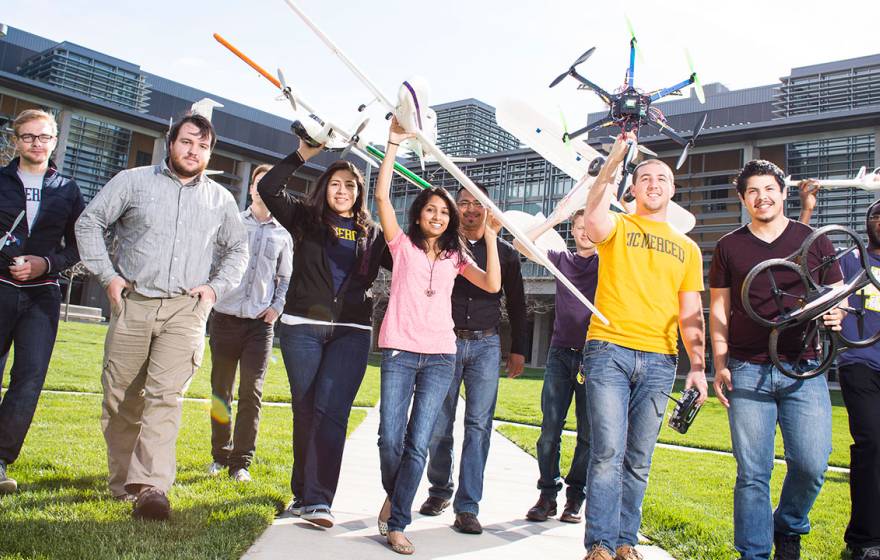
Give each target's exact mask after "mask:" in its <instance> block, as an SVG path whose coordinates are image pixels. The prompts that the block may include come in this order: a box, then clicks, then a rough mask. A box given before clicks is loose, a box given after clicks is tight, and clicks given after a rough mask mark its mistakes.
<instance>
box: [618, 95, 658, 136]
mask: <svg viewBox="0 0 880 560" xmlns="http://www.w3.org/2000/svg"><path fill="white" fill-rule="evenodd" d="M650 106H651V98H650V96H647V95H643V94H642V93H640V92H639V91H638V90H636V89H635V88H633V87H629V88H627V89H626V90H625V91H623V92H622V93H619V94H617V95H616V96H615V97H614V98H612V102H611V107H610V109H611V113H610V114H611V118H612V119H613V120H614V123H615V124H617V125H618V126H620V129H621V130H622V131H624V132H630V131H637V130H638V129H639V126H641V125H642V124H644V123H645V121H646V119H647V116H648V107H650Z"/></svg>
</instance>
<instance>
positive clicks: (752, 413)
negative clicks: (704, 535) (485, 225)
mask: <svg viewBox="0 0 880 560" xmlns="http://www.w3.org/2000/svg"><path fill="white" fill-rule="evenodd" d="M728 367H729V368H730V373H731V377H732V380H733V391H731V392H730V410H729V411H728V419H729V421H730V438H731V442H732V444H733V455H734V457H736V467H737V468H736V486H735V487H734V491H733V541H734V546H735V547H736V550H737V551H738V552H739V553H740V555H741V556H740V557H741V558H744V559H749V560H750V559H753V558H762V559H766V558H769V557H770V549H771V546H772V545H773V532H774V531H776V532H779V533H783V534H789V535H793V534H798V535H803V534H806V533H808V532H809V531H810V520H809V518H808V515H809V512H810V508H812V507H813V502H814V501H815V500H816V496H818V494H819V490H820V489H821V488H822V483H823V482H824V480H825V470H826V469H827V467H828V456H829V455H830V454H831V399H830V397H829V394H828V383H827V382H826V380H825V377H824V376H822V375H820V376H818V377H814V378H812V379H802V380H796V379H791V378H790V377H786V376H785V375H783V374H782V373H780V371H779V370H778V369H776V367H774V366H773V364H753V363H750V362H741V361H739V360H734V359H730V360H728ZM777 423H778V424H779V428H780V430H781V431H782V440H783V441H784V442H785V462H786V465H787V467H788V470H787V472H786V475H785V481H784V482H783V483H782V493H781V495H780V497H779V505H778V506H777V507H776V511H775V512H774V511H773V510H772V508H771V505H770V474H771V473H772V472H773V457H774V454H775V453H774V452H775V449H774V445H773V443H774V440H775V439H776V424H777Z"/></svg>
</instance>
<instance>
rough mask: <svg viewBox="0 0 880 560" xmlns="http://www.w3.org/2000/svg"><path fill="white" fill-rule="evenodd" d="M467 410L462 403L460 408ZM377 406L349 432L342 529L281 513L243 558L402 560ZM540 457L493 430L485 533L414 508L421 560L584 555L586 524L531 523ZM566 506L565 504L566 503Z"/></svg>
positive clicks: (654, 558) (339, 517)
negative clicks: (385, 524)
mask: <svg viewBox="0 0 880 560" xmlns="http://www.w3.org/2000/svg"><path fill="white" fill-rule="evenodd" d="M458 410H459V414H461V412H462V411H463V410H464V402H463V401H461V405H460V406H459V407H458ZM462 424H463V422H462V421H461V418H459V421H458V422H457V423H456V428H457V433H456V436H455V437H456V444H457V445H460V443H461V439H462V433H461V431H462V428H461V426H462ZM378 427H379V409H378V407H376V408H373V409H370V410H369V411H368V413H367V417H366V419H365V420H364V421H363V423H362V424H361V425H360V426H359V427H358V429H357V430H355V432H354V433H353V434H352V435H351V437H350V438H349V440H348V443H347V445H346V448H345V458H344V461H343V465H342V476H341V477H340V483H339V489H338V491H337V494H336V500H335V503H334V505H333V514H334V515H335V516H336V526H335V527H333V528H332V529H329V530H324V529H320V528H316V527H315V526H314V525H312V524H310V523H308V522H305V521H302V520H300V519H298V518H279V519H277V520H276V521H275V523H274V524H273V525H272V526H271V527H269V528H268V529H267V530H266V532H265V533H264V534H263V535H262V536H261V537H260V538H259V539H258V540H257V542H256V543H254V545H253V546H252V547H251V548H250V549H249V550H248V551H247V553H246V554H245V555H244V557H243V559H244V560H274V559H278V560H282V559H283V560H288V559H289V558H292V557H309V558H340V559H343V558H344V559H348V558H356V559H358V560H371V559H374V558H375V559H381V560H389V559H393V558H398V556H396V555H395V554H394V553H393V552H392V551H391V550H390V549H389V548H388V547H387V546H386V545H385V539H384V537H381V536H379V532H378V530H377V529H376V514H377V513H378V512H379V508H380V506H381V505H382V501H383V500H384V492H383V491H382V486H381V483H380V480H379V451H378V448H377V447H376V439H377V436H376V434H377V431H378ZM537 475H538V466H537V463H536V462H535V460H534V459H533V458H532V457H531V456H529V455H528V454H526V453H525V452H524V451H522V450H521V449H519V448H518V447H517V446H516V445H514V444H513V443H511V442H510V441H509V440H507V439H506V438H505V437H504V436H502V435H501V434H499V433H497V432H495V433H493V435H492V447H491V451H490V454H489V462H488V465H487V468H486V484H485V490H484V496H483V500H482V503H481V505H480V521H481V522H482V523H483V526H484V532H483V534H482V535H462V534H459V533H456V532H454V531H453V530H452V529H451V526H452V522H453V521H454V515H453V513H452V508H451V507H450V508H449V509H448V510H447V511H446V512H444V513H443V514H442V515H440V516H438V517H426V516H422V515H419V514H418V512H417V511H414V513H413V524H412V525H410V526H409V527H408V528H407V531H406V533H407V536H408V537H409V539H410V540H411V541H412V542H413V544H414V545H415V547H416V554H415V557H416V558H438V559H453V558H454V559H474V560H476V559H480V560H488V559H493V558H498V559H504V560H514V559H523V560H535V559H536V558H561V559H564V558H570V559H572V560H574V559H579V558H583V556H584V548H583V538H584V525H583V523H579V524H577V525H572V524H566V523H560V522H559V521H556V520H551V521H547V522H545V523H532V522H529V521H526V520H525V513H526V511H527V510H528V509H529V507H531V506H532V504H534V502H535V500H536V499H537V498H538V491H537V490H536V489H535V480H536V478H537ZM427 495H428V492H427V480H426V479H423V480H422V486H421V488H420V489H419V492H418V493H417V494H416V502H415V503H414V504H413V508H414V510H417V509H418V507H419V506H420V505H421V503H422V501H423V500H424V499H425V498H426V497H427ZM560 505H561V504H560ZM639 550H640V551H641V552H642V554H643V555H644V556H645V558H646V559H647V560H671V556H669V555H668V554H667V553H666V552H664V551H663V550H661V549H659V548H657V547H651V546H639Z"/></svg>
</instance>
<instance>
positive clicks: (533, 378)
mask: <svg viewBox="0 0 880 560" xmlns="http://www.w3.org/2000/svg"><path fill="white" fill-rule="evenodd" d="M542 384H543V378H542V376H541V375H540V374H535V373H529V374H527V375H524V376H522V377H520V378H518V379H507V378H506V377H502V378H501V380H500V384H499V387H498V404H497V406H496V407H495V418H497V419H498V420H506V421H509V422H516V423H520V424H530V425H533V426H540V425H541V386H542ZM683 385H684V382H683V381H677V382H676V387H675V392H676V396H677V393H678V392H679V391H680V390H681V388H682V386H683ZM709 393H710V397H709V400H708V401H707V402H706V404H704V405H703V408H702V409H701V410H700V413H699V415H698V416H697V418H696V420H695V421H694V423H693V424H692V425H691V428H690V429H689V430H688V433H687V434H684V435H682V434H680V433H678V432H676V431H675V430H672V429H670V428H669V427H668V426H667V425H666V424H665V423H664V424H663V429H662V430H661V431H660V441H661V442H663V443H673V444H676V445H684V446H687V447H700V448H703V449H716V450H719V451H730V426H729V424H728V422H727V410H726V409H725V408H724V407H723V406H721V405H720V404H719V403H718V400H717V399H715V397H714V396H712V389H711V387H710V389H709ZM831 397H832V398H831V402H832V405H833V406H832V412H831V414H832V416H831V418H832V432H831V434H832V452H831V459H830V461H829V462H830V464H832V465H834V466H838V467H849V446H850V445H851V444H852V436H850V433H849V424H848V416H847V413H846V408H845V407H844V406H843V400H842V399H841V397H840V392H839V391H832V392H831ZM674 407H675V403H673V402H672V401H669V408H668V412H672V409H673V408H674ZM667 417H668V414H667ZM565 427H566V428H567V429H569V430H574V429H575V428H576V424H575V414H574V403H572V405H571V408H569V411H568V418H567V419H566V423H565ZM776 456H777V457H779V458H783V457H784V454H783V444H782V437H781V436H780V435H779V434H778V433H777V438H776Z"/></svg>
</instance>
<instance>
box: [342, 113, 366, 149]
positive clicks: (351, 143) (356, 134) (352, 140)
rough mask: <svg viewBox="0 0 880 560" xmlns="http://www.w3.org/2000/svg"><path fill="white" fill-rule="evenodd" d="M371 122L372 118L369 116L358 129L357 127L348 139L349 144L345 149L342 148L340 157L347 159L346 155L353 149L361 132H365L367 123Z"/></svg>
mask: <svg viewBox="0 0 880 560" xmlns="http://www.w3.org/2000/svg"><path fill="white" fill-rule="evenodd" d="M369 122H370V119H369V117H367V118H365V119H364V120H363V121H362V122H361V124H360V125H359V126H358V127H357V129H355V131H354V134H352V135H351V138H349V139H348V145H347V146H345V149H344V150H342V154H340V156H339V159H345V156H347V155H348V154H349V153H350V152H351V149H352V148H353V147H354V146H355V145H356V144H357V143H358V141H359V140H360V134H361V132H363V131H364V129H365V128H367V123H369Z"/></svg>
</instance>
